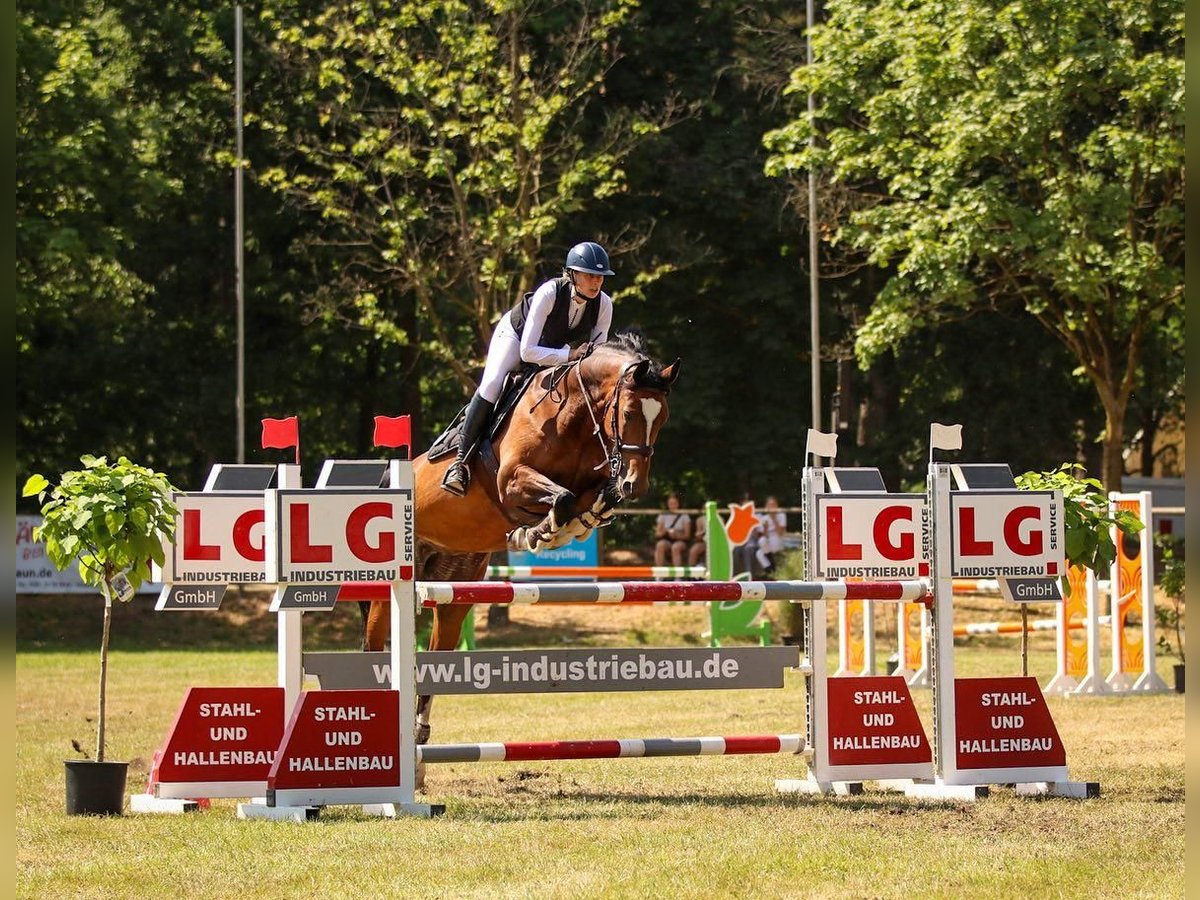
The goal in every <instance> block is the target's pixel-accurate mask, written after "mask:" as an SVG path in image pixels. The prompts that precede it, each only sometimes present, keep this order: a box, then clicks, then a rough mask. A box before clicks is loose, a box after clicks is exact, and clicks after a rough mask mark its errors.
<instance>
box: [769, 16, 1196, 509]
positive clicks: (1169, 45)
mask: <svg viewBox="0 0 1200 900" xmlns="http://www.w3.org/2000/svg"><path fill="white" fill-rule="evenodd" d="M812 39H813V44H814V54H815V56H816V59H817V62H816V64H814V65H813V66H812V67H803V68H800V69H797V70H796V71H795V72H794V73H793V76H792V83H791V90H793V91H794V92H799V93H807V92H808V91H810V90H811V91H813V92H815V94H816V96H817V97H818V98H819V103H820V109H819V111H818V115H817V119H816V121H815V122H810V121H809V120H808V116H807V115H806V114H805V115H800V116H797V117H796V118H794V120H793V121H792V122H790V123H789V124H787V125H786V126H784V127H783V128H780V129H777V130H775V131H773V132H771V133H770V134H769V135H768V136H767V138H766V140H767V143H768V146H769V147H770V148H771V149H772V151H773V156H772V157H771V160H770V162H769V165H768V172H769V173H772V174H782V173H786V172H788V171H796V170H799V169H807V168H809V167H815V168H817V169H820V170H823V171H828V172H830V173H832V175H833V177H834V178H835V179H836V180H837V181H839V182H842V183H845V184H849V185H853V186H855V187H856V189H858V190H859V191H861V192H862V193H863V194H865V195H867V196H869V197H870V198H871V202H870V203H868V204H866V205H864V206H863V208H861V209H857V210H855V211H853V212H852V213H850V214H849V215H848V217H847V218H846V219H845V220H843V221H841V222H840V223H838V228H837V234H836V236H835V238H834V239H835V240H836V241H844V242H847V243H848V244H850V245H851V246H854V247H857V248H859V249H860V250H863V251H865V252H866V253H867V255H868V259H869V261H870V262H871V263H873V264H875V265H877V266H880V267H884V268H886V269H887V271H888V280H887V282H886V284H885V285H884V287H883V289H882V290H881V291H880V292H879V294H878V296H877V297H876V298H875V301H874V303H873V306H872V309H871V312H870V315H869V316H868V317H867V319H866V321H865V322H864V324H863V327H862V329H861V331H860V332H859V334H858V338H857V342H856V350H857V353H858V355H859V358H860V360H861V361H862V362H864V363H870V362H871V361H872V360H874V359H877V358H879V355H880V354H881V352H883V351H884V350H885V349H888V348H894V347H896V346H898V345H899V344H901V343H902V342H903V341H904V340H906V339H907V338H908V337H909V336H910V335H912V334H914V333H916V332H918V331H920V330H922V329H927V328H934V327H937V326H939V325H940V324H941V323H943V322H944V321H946V319H947V318H948V317H952V316H955V315H961V314H965V313H968V312H972V311H975V310H978V309H980V308H987V309H994V310H999V311H1006V310H1011V309H1014V308H1019V309H1024V310H1025V311H1026V312H1028V313H1029V314H1030V315H1032V316H1034V317H1035V318H1036V319H1037V320H1038V321H1039V322H1040V323H1041V324H1042V325H1043V326H1044V327H1046V328H1047V329H1048V330H1049V331H1050V332H1051V333H1053V334H1054V335H1055V336H1056V337H1057V338H1058V340H1060V341H1061V342H1062V343H1063V344H1064V345H1065V346H1066V347H1067V348H1068V349H1069V350H1070V352H1071V354H1072V356H1073V357H1074V359H1075V361H1076V363H1077V365H1078V367H1079V369H1080V371H1081V372H1082V373H1083V375H1085V376H1086V377H1087V378H1088V380H1089V381H1090V382H1091V384H1092V385H1093V386H1094V388H1095V390H1096V393H1097V395H1098V398H1099V400H1100V402H1101V404H1102V406H1103V408H1104V411H1105V417H1106V419H1105V428H1104V442H1105V443H1104V460H1103V475H1104V479H1105V482H1106V483H1108V484H1109V486H1110V487H1114V488H1116V487H1119V484H1120V478H1121V473H1122V468H1123V462H1122V450H1123V438H1124V426H1125V417H1126V412H1127V404H1128V398H1129V396H1130V395H1131V394H1132V393H1133V392H1134V390H1135V388H1137V386H1138V378H1139V367H1140V365H1141V363H1142V358H1143V353H1144V351H1145V347H1146V344H1147V342H1148V341H1149V340H1150V339H1151V335H1153V334H1163V333H1175V332H1177V330H1178V323H1179V322H1180V321H1181V320H1182V314H1183V313H1182V284H1183V167H1182V162H1183V8H1182V4H1181V3H1178V2H1173V0H1154V2H1149V3H1147V2H1143V0H1119V2H1115V3H1111V2H1106V0H1069V2H1059V0H1054V2H1051V0H1016V2H1009V3H1003V4H998V3H993V2H987V0H919V2H915V3H913V2H900V0H885V2H883V3H879V4H871V5H869V6H864V5H863V4H858V3H853V2H833V3H830V4H829V6H828V8H827V11H826V18H825V20H824V21H823V23H822V24H820V25H818V26H816V27H815V28H814V30H813V38H812ZM814 128H815V129H817V131H818V132H819V134H820V140H819V141H817V142H816V143H815V145H812V146H810V144H809V137H810V135H811V134H812V133H813V129H814ZM1176 349H1177V348H1176Z"/></svg>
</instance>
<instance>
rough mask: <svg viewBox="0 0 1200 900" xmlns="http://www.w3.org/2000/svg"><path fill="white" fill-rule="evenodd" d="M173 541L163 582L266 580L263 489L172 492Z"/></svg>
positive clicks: (167, 557) (164, 566)
mask: <svg viewBox="0 0 1200 900" xmlns="http://www.w3.org/2000/svg"><path fill="white" fill-rule="evenodd" d="M174 499H175V504H176V506H177V507H178V508H179V516H178V518H177V519H176V522H175V535H176V536H175V543H174V544H172V545H171V546H170V547H168V548H167V553H166V560H165V563H164V565H163V574H162V580H163V581H166V582H189V583H197V582H199V583H209V582H211V583H219V582H224V583H227V584H233V583H249V582H255V581H265V580H266V565H265V562H266V556H267V554H266V538H265V531H264V510H263V495H262V493H261V492H260V493H250V492H247V493H237V494H234V493H221V494H204V493H196V494H176V495H175V498H174Z"/></svg>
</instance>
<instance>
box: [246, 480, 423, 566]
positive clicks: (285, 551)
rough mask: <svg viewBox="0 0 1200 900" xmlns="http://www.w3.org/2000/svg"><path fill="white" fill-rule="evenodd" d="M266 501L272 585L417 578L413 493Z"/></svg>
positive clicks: (297, 495)
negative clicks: (414, 560)
mask: <svg viewBox="0 0 1200 900" xmlns="http://www.w3.org/2000/svg"><path fill="white" fill-rule="evenodd" d="M266 502H267V516H266V530H267V539H268V544H269V546H270V552H269V553H268V555H267V579H268V581H271V582H275V583H280V584H303V585H319V584H327V585H340V584H342V583H344V582H348V581H357V582H396V581H411V580H412V578H413V504H412V491H411V490H407V489H379V490H371V491H362V490H336V489H329V488H325V489H321V490H315V489H309V490H269V491H267V501H266Z"/></svg>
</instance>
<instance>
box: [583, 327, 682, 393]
mask: <svg viewBox="0 0 1200 900" xmlns="http://www.w3.org/2000/svg"><path fill="white" fill-rule="evenodd" d="M592 352H593V354H595V353H603V352H610V353H614V354H618V355H620V356H621V357H622V358H623V359H625V360H633V361H636V362H641V361H642V360H643V359H644V360H648V361H649V363H650V369H649V371H648V372H647V373H646V375H645V377H644V378H642V379H639V381H638V383H639V384H640V385H642V386H643V387H648V388H655V389H659V390H664V391H665V390H669V389H670V387H671V385H670V383H669V382H668V381H667V380H666V378H664V377H663V374H662V370H663V365H662V363H661V362H659V361H658V360H656V359H654V357H652V356H651V355H650V352H649V351H648V350H647V349H646V336H645V335H644V334H642V332H641V331H640V330H639V329H637V328H625V329H623V330H621V331H618V332H617V333H616V334H614V335H613V336H612V337H610V338H609V339H608V340H607V341H605V342H604V343H603V344H597V345H596V347H595V349H594V350H593V351H592Z"/></svg>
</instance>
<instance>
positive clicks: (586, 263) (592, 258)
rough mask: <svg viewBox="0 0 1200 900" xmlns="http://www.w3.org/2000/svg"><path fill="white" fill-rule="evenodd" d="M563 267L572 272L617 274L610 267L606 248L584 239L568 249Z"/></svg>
mask: <svg viewBox="0 0 1200 900" xmlns="http://www.w3.org/2000/svg"><path fill="white" fill-rule="evenodd" d="M563 268H565V269H567V270H568V271H571V272H587V273H588V274H589V275H615V274H616V272H614V271H613V270H612V269H610V268H609V267H608V254H607V253H605V252H604V248H603V247H601V246H600V245H599V244H597V243H594V242H593V241H584V242H583V243H582V244H576V245H575V246H574V247H572V248H571V249H570V250H568V251H567V261H566V263H564V264H563Z"/></svg>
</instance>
